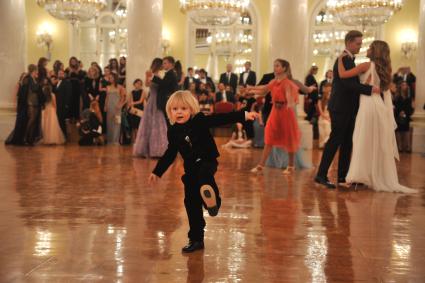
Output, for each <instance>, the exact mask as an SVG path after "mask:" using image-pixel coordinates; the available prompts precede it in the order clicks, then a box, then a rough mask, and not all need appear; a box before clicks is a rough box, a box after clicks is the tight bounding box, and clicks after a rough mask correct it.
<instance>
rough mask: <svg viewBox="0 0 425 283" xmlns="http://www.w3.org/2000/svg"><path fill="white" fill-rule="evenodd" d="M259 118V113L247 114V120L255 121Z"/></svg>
mask: <svg viewBox="0 0 425 283" xmlns="http://www.w3.org/2000/svg"><path fill="white" fill-rule="evenodd" d="M258 117H259V114H258V113H257V112H245V120H247V121H248V120H250V121H253V120H255V119H256V118H258Z"/></svg>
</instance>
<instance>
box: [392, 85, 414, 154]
mask: <svg viewBox="0 0 425 283" xmlns="http://www.w3.org/2000/svg"><path fill="white" fill-rule="evenodd" d="M413 112H414V108H413V102H412V97H411V96H410V92H409V85H408V84H407V82H405V81H403V82H401V83H400V85H399V86H398V88H397V93H396V96H395V98H394V117H395V121H396V123H397V129H396V132H395V134H396V138H397V145H398V150H399V151H400V152H407V153H410V152H412V148H411V145H412V141H411V138H410V121H411V120H412V119H411V118H410V117H411V116H412V115H413Z"/></svg>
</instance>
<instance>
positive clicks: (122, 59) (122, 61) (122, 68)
mask: <svg viewBox="0 0 425 283" xmlns="http://www.w3.org/2000/svg"><path fill="white" fill-rule="evenodd" d="M126 62H127V59H126V58H125V57H124V56H121V57H120V65H119V68H118V84H120V85H123V86H124V87H125V65H126Z"/></svg>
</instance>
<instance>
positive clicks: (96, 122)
mask: <svg viewBox="0 0 425 283" xmlns="http://www.w3.org/2000/svg"><path fill="white" fill-rule="evenodd" d="M102 122H103V118H102V113H101V112H100V107H99V102H98V101H97V100H93V101H92V102H91V103H90V108H88V109H85V110H84V111H83V112H82V113H81V120H80V121H79V123H77V127H78V129H79V131H78V132H79V134H80V140H79V141H78V144H79V145H104V144H105V142H104V140H103V136H102Z"/></svg>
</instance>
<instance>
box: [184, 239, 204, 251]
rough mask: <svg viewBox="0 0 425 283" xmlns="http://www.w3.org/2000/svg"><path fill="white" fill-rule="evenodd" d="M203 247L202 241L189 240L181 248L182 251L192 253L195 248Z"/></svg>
mask: <svg viewBox="0 0 425 283" xmlns="http://www.w3.org/2000/svg"><path fill="white" fill-rule="evenodd" d="M203 249H204V242H203V241H189V243H188V244H187V245H186V246H184V247H183V248H182V252H183V253H192V252H194V251H197V250H203Z"/></svg>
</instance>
